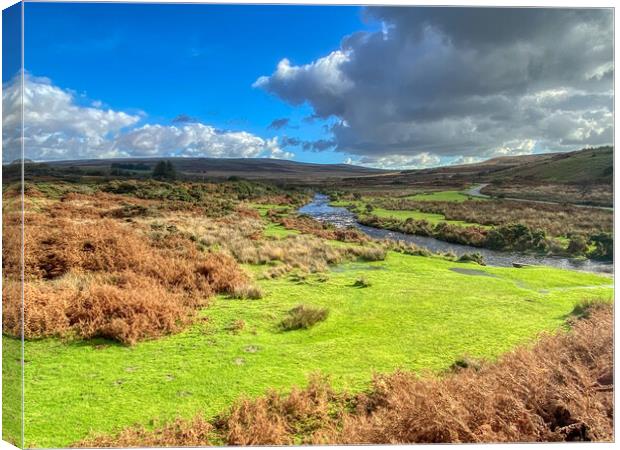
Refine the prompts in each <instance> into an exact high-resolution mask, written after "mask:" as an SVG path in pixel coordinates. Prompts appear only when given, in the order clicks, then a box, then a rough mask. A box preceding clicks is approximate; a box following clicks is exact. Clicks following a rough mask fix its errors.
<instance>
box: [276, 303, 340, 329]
mask: <svg viewBox="0 0 620 450" xmlns="http://www.w3.org/2000/svg"><path fill="white" fill-rule="evenodd" d="M328 315H329V309H327V308H317V307H315V306H309V305H298V306H296V307H295V308H293V309H291V310H290V311H289V312H288V314H287V316H286V317H285V318H284V319H282V321H281V322H280V328H281V329H282V330H284V331H292V330H299V329H308V328H311V327H313V326H314V325H316V324H317V323H319V322H323V321H324V320H326V319H327V316H328Z"/></svg>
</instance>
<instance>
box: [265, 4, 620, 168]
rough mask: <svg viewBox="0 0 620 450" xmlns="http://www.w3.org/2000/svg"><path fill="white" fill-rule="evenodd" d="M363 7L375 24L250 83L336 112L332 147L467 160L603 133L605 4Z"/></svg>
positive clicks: (608, 115) (609, 87)
mask: <svg viewBox="0 0 620 450" xmlns="http://www.w3.org/2000/svg"><path fill="white" fill-rule="evenodd" d="M365 15H366V16H367V17H368V18H370V19H372V20H375V21H379V22H382V24H383V26H382V31H376V32H358V33H354V34H352V35H350V36H346V37H344V38H343V40H342V43H341V46H340V48H339V49H336V50H334V51H333V52H332V53H330V54H328V55H325V56H324V57H322V58H319V59H317V60H315V61H310V62H307V63H306V64H303V65H295V64H293V63H292V62H290V61H289V60H287V59H284V60H282V61H280V63H279V64H278V66H277V68H276V70H275V71H274V73H273V74H271V75H269V76H262V77H260V78H259V79H258V80H256V82H255V83H254V86H255V87H258V88H261V89H264V90H266V91H267V92H270V93H272V94H274V95H276V96H278V97H280V98H281V99H283V100H284V101H286V102H288V103H289V104H292V105H301V104H304V103H306V104H309V105H310V106H311V107H312V109H313V117H317V118H322V119H326V118H328V117H334V118H335V119H336V123H335V124H334V125H333V126H331V129H330V130H331V134H332V136H333V142H334V143H335V144H336V148H337V150H339V151H343V152H347V153H350V154H353V155H358V156H366V157H368V158H370V159H373V158H374V159H377V158H381V157H388V156H394V155H399V156H402V157H407V156H409V157H411V156H415V155H420V154H425V155H426V154H428V155H430V158H432V157H434V156H437V157H442V158H443V157H446V158H453V157H459V158H465V157H480V156H493V155H497V154H516V153H527V152H531V151H532V150H533V149H534V148H535V147H538V148H546V149H550V150H558V151H562V150H569V149H574V148H578V147H581V146H585V145H598V144H607V143H611V142H612V135H613V116H612V103H613V84H612V83H613V70H614V67H613V17H612V10H611V9H549V8H433V7H424V8H413V7H372V8H367V9H366V10H365ZM326 148H328V147H326ZM317 150H318V148H317ZM393 160H394V161H397V160H398V158H396V159H393ZM427 160H428V158H427ZM390 161H392V160H390Z"/></svg>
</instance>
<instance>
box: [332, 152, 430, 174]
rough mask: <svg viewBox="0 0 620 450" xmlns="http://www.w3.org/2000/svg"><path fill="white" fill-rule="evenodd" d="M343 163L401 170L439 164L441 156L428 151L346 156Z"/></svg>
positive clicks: (424, 167)
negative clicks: (358, 156)
mask: <svg viewBox="0 0 620 450" xmlns="http://www.w3.org/2000/svg"><path fill="white" fill-rule="evenodd" d="M344 163H345V164H354V165H359V166H366V167H374V168H376V169H387V170H402V169H426V168H429V167H436V166H438V165H440V163H441V158H440V157H439V156H437V155H434V154H432V153H428V152H422V153H418V154H417V155H413V156H411V155H389V156H379V157H372V156H363V157H361V158H359V159H353V158H350V157H349V158H347V159H345V161H344Z"/></svg>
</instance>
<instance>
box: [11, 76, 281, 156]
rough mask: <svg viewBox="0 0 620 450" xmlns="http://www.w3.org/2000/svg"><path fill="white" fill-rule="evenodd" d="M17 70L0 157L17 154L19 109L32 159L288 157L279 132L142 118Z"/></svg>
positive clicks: (19, 143) (20, 138)
mask: <svg viewBox="0 0 620 450" xmlns="http://www.w3.org/2000/svg"><path fill="white" fill-rule="evenodd" d="M21 84H22V82H21V77H20V76H16V77H15V78H14V79H12V80H11V81H10V82H9V83H6V84H5V85H4V86H3V94H2V115H3V134H2V142H3V148H4V151H3V158H2V159H3V162H11V161H13V160H16V159H19V158H20V157H21V156H20V155H21V142H22V130H21V115H22V102H23V114H24V129H23V142H24V157H25V158H27V159H32V160H35V161H51V160H69V159H84V158H109V157H126V156H135V157H139V156H146V157H149V156H152V157H156V156H196V157H201V156H206V157H229V158H230V157H238V158H248V157H275V158H290V157H292V156H293V154H292V153H289V152H285V151H283V150H281V149H280V147H279V145H278V140H277V138H273V139H264V138H262V137H259V136H256V135H253V134H252V133H248V132H245V131H230V130H220V129H217V128H215V127H213V126H210V125H206V124H203V123H200V122H197V121H196V120H195V119H192V120H179V118H176V119H175V120H173V125H159V124H144V125H139V122H140V121H142V120H143V119H144V114H143V113H141V114H128V113H126V112H123V111H115V110H113V109H110V108H103V107H102V104H101V102H91V103H89V104H84V99H83V98H81V97H80V96H79V95H77V94H75V93H74V92H73V91H71V90H68V89H63V88H60V87H58V86H55V85H54V84H53V83H52V82H51V81H50V80H48V79H46V78H39V77H34V76H31V75H29V74H25V75H24V83H23V95H22V89H21Z"/></svg>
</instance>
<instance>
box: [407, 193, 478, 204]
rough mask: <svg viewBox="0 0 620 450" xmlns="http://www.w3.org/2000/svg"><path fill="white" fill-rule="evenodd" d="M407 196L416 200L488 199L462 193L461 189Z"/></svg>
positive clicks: (455, 200) (456, 200) (460, 200)
mask: <svg viewBox="0 0 620 450" xmlns="http://www.w3.org/2000/svg"><path fill="white" fill-rule="evenodd" d="M403 198H406V199H407V200H415V201H418V202H458V203H460V202H464V201H465V200H474V201H486V199H485V198H482V197H473V196H471V195H467V194H464V193H462V192H461V191H438V192H430V193H428V194H415V195H409V196H407V197H403Z"/></svg>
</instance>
